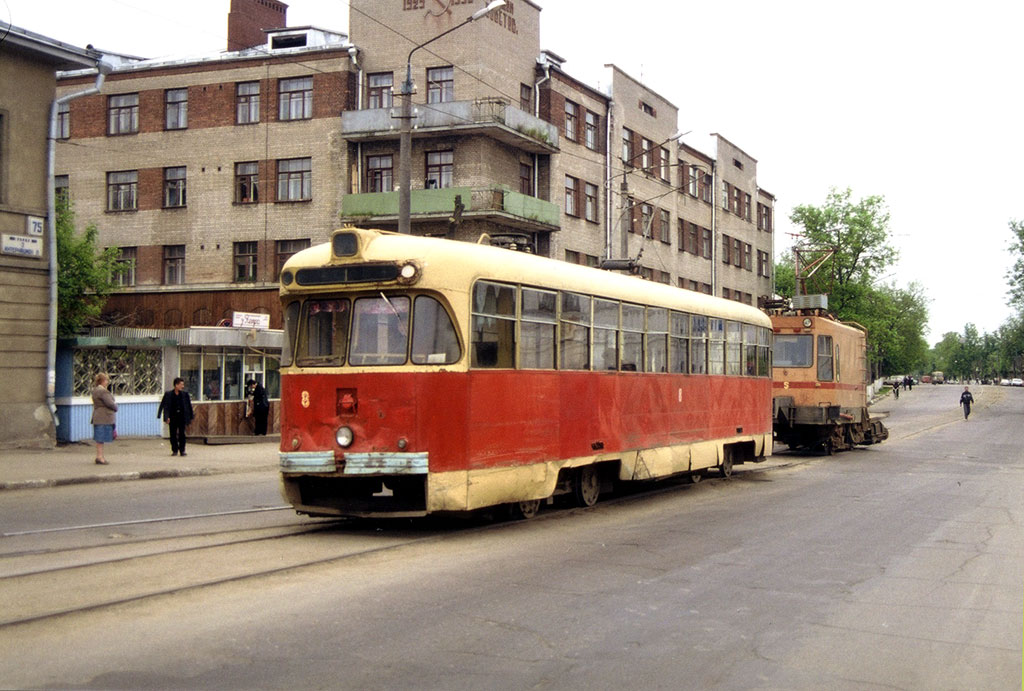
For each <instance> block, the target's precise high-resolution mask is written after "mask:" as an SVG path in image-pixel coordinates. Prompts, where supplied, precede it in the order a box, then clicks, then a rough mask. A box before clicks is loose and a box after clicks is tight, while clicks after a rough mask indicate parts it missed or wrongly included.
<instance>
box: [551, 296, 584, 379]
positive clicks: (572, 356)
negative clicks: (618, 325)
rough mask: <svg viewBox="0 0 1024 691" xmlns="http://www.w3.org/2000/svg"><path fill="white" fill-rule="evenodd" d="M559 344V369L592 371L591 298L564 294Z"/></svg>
mask: <svg viewBox="0 0 1024 691" xmlns="http://www.w3.org/2000/svg"><path fill="white" fill-rule="evenodd" d="M561 327H562V328H561V336H560V339H559V343H558V352H559V357H560V361H559V363H558V366H559V368H561V369H568V370H581V369H590V357H589V353H590V297H589V296H587V295H577V294H575V293H562V324H561Z"/></svg>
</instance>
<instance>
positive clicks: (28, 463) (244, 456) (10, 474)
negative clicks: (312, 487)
mask: <svg viewBox="0 0 1024 691" xmlns="http://www.w3.org/2000/svg"><path fill="white" fill-rule="evenodd" d="M225 441H232V440H225ZM234 441H240V442H243V443H211V444H205V443H203V441H202V440H201V439H198V440H194V441H193V440H189V443H188V448H187V449H186V450H187V453H188V455H187V456H185V457H184V458H182V457H180V456H171V445H170V441H169V440H167V439H161V438H159V437H140V438H137V437H133V438H130V439H118V440H117V441H115V442H113V443H111V444H106V445H104V452H105V454H104V455H105V456H106V457H107V461H108V462H109V465H96V463H94V459H95V457H96V454H95V444H93V442H92V441H82V442H78V443H74V444H62V445H60V446H57V447H56V448H54V449H0V491H2V490H13V489H32V488H41V487H59V486H62V485H77V484H84V483H90V482H112V481H119V480H148V479H156V478H168V477H193V476H198V475H219V474H222V473H247V472H253V471H257V470H273V469H276V468H277V467H278V455H277V454H278V448H279V446H280V440H279V438H278V437H277V436H267V437H261V438H260V440H259V441H254V440H253V439H252V438H251V437H243V438H240V439H236V440H234Z"/></svg>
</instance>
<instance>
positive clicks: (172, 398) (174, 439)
mask: <svg viewBox="0 0 1024 691" xmlns="http://www.w3.org/2000/svg"><path fill="white" fill-rule="evenodd" d="M161 415H162V416H163V419H164V422H166V423H167V425H168V426H169V427H170V428H171V455H172V456H177V455H178V454H179V453H180V454H181V455H182V456H184V455H185V428H186V427H188V426H189V425H190V424H191V423H192V418H193V417H195V415H194V413H193V412H192V399H191V397H189V395H188V391H185V380H184V379H182V378H181V377H175V378H174V388H173V389H171V390H170V391H167V392H166V393H164V397H163V400H161V401H160V407H159V408H157V411H156V416H157V417H160V416H161Z"/></svg>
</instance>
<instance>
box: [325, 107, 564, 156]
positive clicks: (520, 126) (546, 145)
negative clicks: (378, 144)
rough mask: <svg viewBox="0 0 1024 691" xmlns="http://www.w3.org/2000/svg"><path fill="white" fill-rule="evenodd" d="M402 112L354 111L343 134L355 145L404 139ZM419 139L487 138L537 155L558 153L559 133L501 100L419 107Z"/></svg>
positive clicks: (415, 127) (415, 125) (415, 128)
mask: <svg viewBox="0 0 1024 691" xmlns="http://www.w3.org/2000/svg"><path fill="white" fill-rule="evenodd" d="M398 112H399V106H398V105H397V104H396V105H395V106H394V107H392V108H375V109H373V110H348V111H345V112H343V113H342V114H341V131H342V134H343V135H344V136H345V138H346V139H348V140H349V141H352V142H372V141H382V140H387V139H396V138H397V137H398V130H399V121H398V118H396V117H394V115H397V114H398ZM413 116H414V117H413V121H412V136H413V138H414V139H417V138H425V137H441V136H451V135H483V136H486V137H491V138H492V139H496V140H498V141H500V142H503V143H504V144H507V145H509V146H512V147H515V148H517V149H521V150H523V151H528V152H530V153H535V154H553V153H557V152H558V128H557V127H555V126H554V125H552V124H551V123H549V122H545V121H544V120H541V119H540V118H535V117H534V116H532V115H530V114H529V113H526V112H523V111H522V110H519V109H518V108H515V107H513V106H511V105H509V104H508V103H506V102H505V101H503V100H501V99H497V98H482V99H477V100H475V101H451V102H448V103H431V104H430V105H423V104H422V103H418V104H413Z"/></svg>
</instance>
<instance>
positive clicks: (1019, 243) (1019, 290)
mask: <svg viewBox="0 0 1024 691" xmlns="http://www.w3.org/2000/svg"><path fill="white" fill-rule="evenodd" d="M1010 233H1011V234H1012V235H1013V241H1012V242H1011V243H1010V253H1011V254H1012V255H1014V256H1015V260H1014V262H1013V266H1012V267H1011V268H1010V270H1009V272H1007V274H1006V282H1007V284H1008V285H1009V293H1008V295H1009V298H1010V299H1009V304H1010V306H1011V307H1014V308H1016V310H1017V312H1018V314H1024V221H1010Z"/></svg>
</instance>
